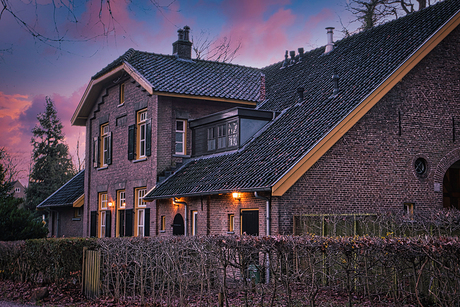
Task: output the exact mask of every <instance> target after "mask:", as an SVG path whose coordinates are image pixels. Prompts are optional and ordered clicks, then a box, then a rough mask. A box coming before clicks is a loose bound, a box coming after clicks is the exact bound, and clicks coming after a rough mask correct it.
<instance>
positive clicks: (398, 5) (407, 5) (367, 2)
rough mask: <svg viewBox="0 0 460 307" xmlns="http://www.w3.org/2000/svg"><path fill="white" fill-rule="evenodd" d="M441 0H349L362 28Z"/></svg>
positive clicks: (350, 7) (350, 6)
mask: <svg viewBox="0 0 460 307" xmlns="http://www.w3.org/2000/svg"><path fill="white" fill-rule="evenodd" d="M439 1H440V0H349V2H348V3H347V5H346V8H347V10H348V11H350V12H351V13H352V14H353V15H355V16H356V19H355V20H354V21H355V22H356V21H358V22H360V23H361V27H360V29H361V30H367V29H370V28H372V27H374V26H376V25H379V24H382V23H385V22H387V21H389V20H391V19H395V18H399V17H401V16H404V15H407V14H411V13H413V12H415V11H418V10H421V9H424V8H426V7H427V6H430V5H432V4H435V3H436V2H439Z"/></svg>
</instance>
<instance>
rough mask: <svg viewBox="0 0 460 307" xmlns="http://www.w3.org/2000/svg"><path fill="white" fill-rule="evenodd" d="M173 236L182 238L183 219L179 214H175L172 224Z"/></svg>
mask: <svg viewBox="0 0 460 307" xmlns="http://www.w3.org/2000/svg"><path fill="white" fill-rule="evenodd" d="M173 235H175V236H183V235H184V218H183V217H182V215H180V213H178V214H176V216H175V217H174V222H173Z"/></svg>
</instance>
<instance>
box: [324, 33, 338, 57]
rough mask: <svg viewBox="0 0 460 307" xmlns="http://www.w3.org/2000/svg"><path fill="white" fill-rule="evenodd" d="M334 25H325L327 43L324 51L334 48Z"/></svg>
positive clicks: (327, 51)
mask: <svg viewBox="0 0 460 307" xmlns="http://www.w3.org/2000/svg"><path fill="white" fill-rule="evenodd" d="M334 29H335V28H334V27H327V28H326V30H327V45H326V49H325V50H324V53H329V52H331V51H332V50H334Z"/></svg>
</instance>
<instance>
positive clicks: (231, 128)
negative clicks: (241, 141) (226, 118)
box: [227, 122, 238, 147]
mask: <svg viewBox="0 0 460 307" xmlns="http://www.w3.org/2000/svg"><path fill="white" fill-rule="evenodd" d="M227 132H228V133H227V134H228V147H234V146H237V145H238V125H237V124H236V122H231V123H228V126H227Z"/></svg>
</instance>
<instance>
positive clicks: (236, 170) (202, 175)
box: [145, 0, 460, 199]
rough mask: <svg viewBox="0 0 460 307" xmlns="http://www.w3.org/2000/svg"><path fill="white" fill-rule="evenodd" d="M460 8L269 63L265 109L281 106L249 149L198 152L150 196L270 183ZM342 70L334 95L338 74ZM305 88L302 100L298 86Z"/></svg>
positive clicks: (437, 8) (426, 13) (449, 5)
mask: <svg viewBox="0 0 460 307" xmlns="http://www.w3.org/2000/svg"><path fill="white" fill-rule="evenodd" d="M459 9H460V1H457V0H455V1H451V0H446V1H444V2H441V3H439V4H436V5H433V6H430V7H428V8H426V9H424V10H421V11H419V12H417V13H413V14H410V15H408V16H406V17H404V18H400V19H397V20H394V21H391V22H388V23H386V24H384V25H381V26H378V27H375V28H373V29H370V30H368V31H364V32H361V33H358V34H356V35H353V36H351V37H348V38H345V39H343V40H341V41H337V42H336V43H335V45H336V46H335V49H334V50H333V51H331V52H330V53H328V54H324V47H323V48H318V49H315V50H312V51H310V52H308V53H306V54H305V56H304V57H303V58H302V61H301V62H300V63H297V64H293V65H292V66H290V67H285V68H283V69H281V67H282V65H283V62H279V63H276V64H273V65H271V66H268V67H266V68H263V69H262V71H263V72H264V73H265V75H266V77H265V79H266V90H267V100H266V101H264V102H263V103H261V104H260V105H259V108H260V109H267V110H273V111H282V112H281V114H280V115H279V116H278V117H277V118H276V119H275V120H274V121H273V122H271V123H270V124H269V126H268V127H266V128H265V130H264V131H263V132H262V133H260V135H259V136H258V137H256V138H255V139H254V140H252V141H251V142H250V143H249V144H247V145H246V146H245V147H243V148H242V149H240V150H238V151H235V152H231V153H227V154H221V155H217V156H209V157H202V158H197V159H194V160H191V161H190V162H189V163H188V164H185V165H184V166H183V167H182V168H181V169H179V170H178V171H177V172H176V173H174V174H173V175H172V176H171V177H169V178H168V179H167V180H165V181H163V182H161V183H160V184H159V185H157V186H156V187H155V188H153V189H152V190H151V191H149V192H148V194H147V195H146V196H145V198H146V199H157V198H169V197H173V196H192V195H205V194H216V193H225V192H230V191H235V190H238V191H257V190H271V188H272V187H273V186H274V185H275V184H276V182H277V180H279V179H280V178H281V177H282V176H283V175H285V174H286V173H287V172H288V171H289V170H290V169H291V168H292V167H293V166H294V165H295V164H296V163H297V162H298V161H300V159H302V158H303V157H304V155H305V154H306V153H308V152H309V151H310V150H311V149H312V148H313V147H314V146H315V144H317V143H318V142H319V141H320V140H321V139H323V138H324V136H325V135H327V134H328V133H329V132H330V131H331V130H332V129H333V128H334V127H335V126H336V125H337V124H338V123H339V122H341V121H342V120H343V119H344V118H345V117H346V116H347V115H348V114H350V112H352V111H353V110H354V109H355V108H356V107H357V106H359V105H360V103H361V102H362V101H363V100H364V99H365V98H366V97H367V96H368V95H369V94H370V93H371V92H372V91H373V90H374V89H376V88H377V87H378V86H379V85H380V84H381V83H382V82H384V81H385V80H386V79H387V78H388V77H389V76H390V75H391V74H392V73H393V72H394V71H395V70H396V69H398V67H400V66H401V65H402V64H403V63H404V62H405V61H406V60H407V59H408V58H409V57H410V56H411V55H412V54H413V53H414V52H416V51H417V49H418V48H419V47H420V46H421V45H423V43H424V42H425V41H427V40H428V39H429V38H430V37H431V36H432V35H433V34H434V33H435V32H436V31H438V30H439V29H440V28H441V27H442V26H443V25H444V24H445V23H446V22H447V21H448V20H449V19H450V18H451V17H452V16H454V15H455V14H456V13H457V12H458V11H459ZM334 71H336V73H337V74H338V75H339V76H340V82H339V87H340V91H339V93H338V95H336V96H333V95H332V94H333V82H332V75H333V73H334ZM299 87H303V88H304V89H305V92H304V99H303V100H302V101H300V100H299V98H298V97H297V88H299Z"/></svg>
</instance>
